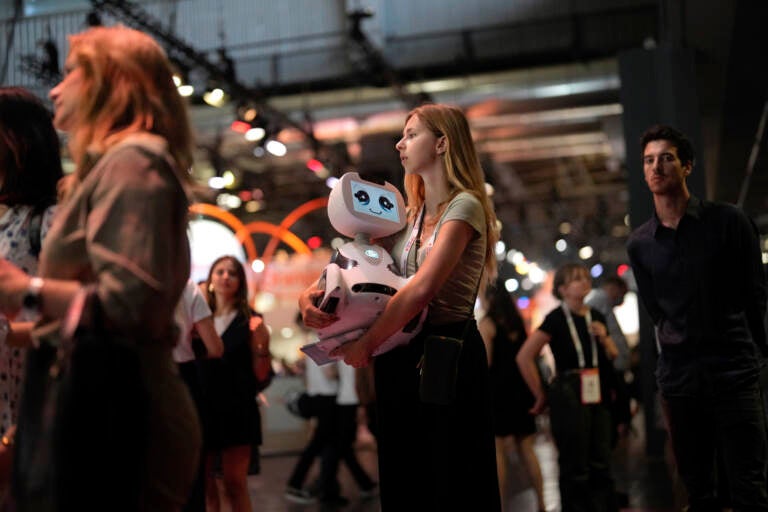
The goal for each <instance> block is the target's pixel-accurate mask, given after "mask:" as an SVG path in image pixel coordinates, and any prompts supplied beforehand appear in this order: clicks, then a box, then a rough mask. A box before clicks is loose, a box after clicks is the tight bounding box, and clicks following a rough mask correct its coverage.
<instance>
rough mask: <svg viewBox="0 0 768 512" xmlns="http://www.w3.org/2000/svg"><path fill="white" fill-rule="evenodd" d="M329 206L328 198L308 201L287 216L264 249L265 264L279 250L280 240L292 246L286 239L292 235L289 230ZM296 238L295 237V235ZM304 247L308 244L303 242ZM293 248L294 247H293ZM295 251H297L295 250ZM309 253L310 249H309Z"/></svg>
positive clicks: (263, 258)
mask: <svg viewBox="0 0 768 512" xmlns="http://www.w3.org/2000/svg"><path fill="white" fill-rule="evenodd" d="M326 206H328V198H327V197H319V198H317V199H312V200H310V201H307V202H306V203H304V204H302V205H301V206H299V207H298V208H296V209H295V210H293V211H292V212H290V213H289V214H288V215H286V216H285V218H284V219H283V220H282V222H280V225H279V226H277V231H276V232H274V233H272V238H271V239H270V240H269V242H268V243H267V246H266V247H265V248H264V256H263V257H262V260H263V261H264V263H269V260H271V259H272V255H273V254H274V253H275V250H276V249H277V244H278V242H279V241H280V240H283V241H285V243H287V244H288V245H291V244H290V243H289V242H288V241H287V240H286V239H285V238H284V237H285V235H286V233H290V234H291V235H293V233H291V232H290V231H288V228H290V227H291V226H293V225H294V224H295V223H296V221H297V220H299V219H300V218H302V217H303V216H304V215H306V214H308V213H309V212H311V211H314V210H319V209H320V208H325V207H326ZM293 236H295V235H293ZM302 245H304V247H306V244H304V243H303V242H302ZM291 247H293V246H291ZM294 250H296V249H295V248H294ZM307 250H308V251H309V248H307Z"/></svg>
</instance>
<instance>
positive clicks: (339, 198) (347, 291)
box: [301, 172, 427, 364]
mask: <svg viewBox="0 0 768 512" xmlns="http://www.w3.org/2000/svg"><path fill="white" fill-rule="evenodd" d="M405 217H406V215H405V201H403V196H402V195H401V194H400V192H399V191H398V190H397V188H395V187H394V186H393V185H392V184H390V183H388V182H384V184H378V183H374V182H372V181H367V180H365V179H363V178H361V177H360V175H359V174H358V173H356V172H348V173H346V174H344V175H343V176H342V177H341V179H339V181H338V182H337V183H336V185H334V187H333V190H331V194H330V197H329V199H328V218H329V219H330V221H331V225H332V226H333V227H334V229H336V231H338V232H339V233H341V234H342V235H345V236H347V237H350V238H354V241H352V242H348V243H346V244H344V245H342V246H341V247H340V248H339V249H338V250H337V251H336V253H335V254H334V255H333V257H332V258H331V262H330V263H329V264H328V265H327V266H326V267H325V269H324V270H323V274H322V276H321V277H320V281H319V287H320V288H322V289H324V290H325V293H324V294H323V296H322V297H321V298H320V300H319V301H318V302H317V303H316V305H317V306H318V307H319V308H320V309H322V310H323V311H326V312H329V313H335V314H336V316H338V317H339V320H337V321H336V322H334V323H333V324H331V325H329V326H328V327H326V328H324V329H321V330H319V331H318V332H317V335H318V338H319V339H318V341H317V342H315V343H310V344H307V345H304V346H303V347H302V348H301V350H302V351H303V352H304V353H306V354H307V355H308V356H310V357H311V358H312V359H314V360H315V362H317V363H318V364H325V363H327V362H330V361H331V360H332V358H331V357H330V356H329V355H328V353H329V352H330V351H331V350H333V349H334V348H336V347H338V346H339V345H341V344H343V343H346V342H348V341H353V340H357V339H358V338H360V336H362V334H363V333H364V332H365V331H366V330H367V329H368V327H370V325H371V324H372V323H373V322H374V320H376V318H377V317H378V316H379V315H380V314H381V312H382V311H383V309H384V306H385V305H386V303H387V301H389V299H390V298H391V297H392V296H393V295H394V294H395V292H396V291H397V290H398V289H400V288H401V287H402V286H403V285H404V284H405V283H406V281H407V279H406V278H404V277H401V276H400V275H399V274H398V273H397V269H396V267H395V265H394V262H393V260H392V257H391V256H390V255H389V253H388V252H387V251H386V250H385V249H384V248H383V247H381V246H378V245H373V244H372V243H371V239H372V238H381V237H384V236H388V235H391V234H394V233H397V232H398V231H400V230H401V229H402V228H403V227H404V226H405V224H406V218H405ZM426 316H427V310H426V309H424V311H422V312H421V313H420V314H418V315H416V316H415V317H414V318H413V319H411V320H410V321H409V322H408V323H407V324H406V325H405V327H403V328H402V329H401V330H400V331H399V332H397V333H395V334H394V335H392V336H391V337H390V338H388V339H387V340H386V341H385V342H384V343H383V344H381V345H380V346H379V347H378V348H377V349H376V351H375V352H374V353H373V355H374V356H377V355H379V354H382V353H384V352H387V351H388V350H391V349H393V348H395V347H397V346H399V345H404V344H406V343H408V342H409V341H410V340H411V339H412V338H413V337H414V336H415V335H416V334H417V333H418V332H419V330H421V326H422V324H423V323H424V319H425V318H426Z"/></svg>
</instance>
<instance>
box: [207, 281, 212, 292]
mask: <svg viewBox="0 0 768 512" xmlns="http://www.w3.org/2000/svg"><path fill="white" fill-rule="evenodd" d="M208 292H209V293H213V283H208Z"/></svg>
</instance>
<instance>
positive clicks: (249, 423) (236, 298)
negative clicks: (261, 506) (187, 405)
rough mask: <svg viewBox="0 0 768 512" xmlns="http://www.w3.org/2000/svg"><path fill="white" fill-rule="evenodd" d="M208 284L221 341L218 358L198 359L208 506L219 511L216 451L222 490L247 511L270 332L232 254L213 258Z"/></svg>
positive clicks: (235, 510) (233, 503) (236, 507)
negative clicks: (258, 397)
mask: <svg viewBox="0 0 768 512" xmlns="http://www.w3.org/2000/svg"><path fill="white" fill-rule="evenodd" d="M206 286H207V291H208V304H209V306H210V307H211V311H212V312H213V321H214V324H215V327H216V331H217V332H218V334H219V336H221V339H222V341H223V342H224V355H223V356H222V357H221V359H210V360H203V361H201V366H202V368H201V370H202V375H203V385H204V388H205V390H204V393H205V411H206V412H205V414H206V418H205V420H204V422H203V427H204V441H205V445H206V449H207V452H208V456H207V459H208V460H207V468H206V500H207V502H208V510H209V511H212V512H218V510H219V509H220V506H221V504H220V501H221V500H220V498H219V493H218V486H217V485H216V480H215V474H214V464H215V461H216V457H217V456H220V457H221V469H222V474H223V480H224V491H225V493H226V495H227V498H228V501H229V502H230V504H231V507H232V511H233V512H250V511H251V502H250V497H249V494H248V485H247V477H248V466H249V464H250V459H251V445H252V444H254V443H260V442H261V416H260V414H259V407H258V404H257V402H256V395H257V394H258V391H259V382H260V381H262V382H263V381H265V380H267V379H268V378H269V375H270V372H271V358H270V357H269V332H268V331H267V329H266V326H265V325H264V322H263V321H262V319H261V318H260V315H258V314H257V313H255V312H253V311H252V310H251V309H250V307H248V298H247V297H248V286H247V282H246V279H245V270H244V269H243V266H242V264H241V263H240V262H239V261H237V259H235V258H234V257H233V256H222V257H221V258H219V259H217V260H216V261H214V263H213V265H211V270H210V272H209V274H208V280H207V281H206Z"/></svg>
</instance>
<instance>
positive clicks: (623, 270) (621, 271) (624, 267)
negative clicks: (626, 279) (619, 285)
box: [616, 263, 629, 277]
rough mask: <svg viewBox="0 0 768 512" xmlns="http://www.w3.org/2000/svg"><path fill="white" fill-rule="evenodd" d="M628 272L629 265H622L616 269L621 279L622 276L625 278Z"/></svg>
mask: <svg viewBox="0 0 768 512" xmlns="http://www.w3.org/2000/svg"><path fill="white" fill-rule="evenodd" d="M628 270H629V265H627V264H626V263H622V264H621V265H619V266H618V267H616V274H617V275H618V276H619V277H621V276H623V275H624V274H626V273H627V271H628Z"/></svg>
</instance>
